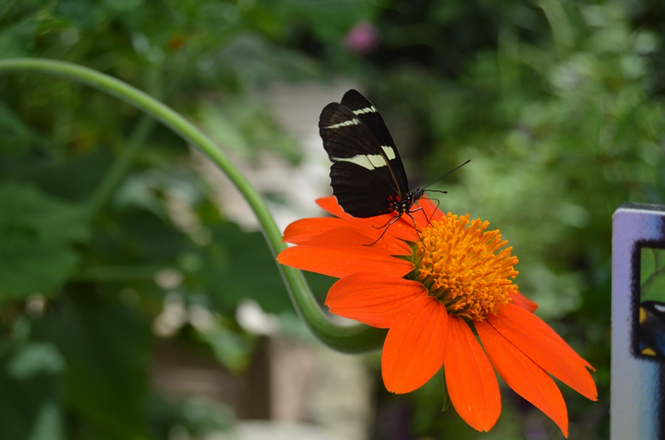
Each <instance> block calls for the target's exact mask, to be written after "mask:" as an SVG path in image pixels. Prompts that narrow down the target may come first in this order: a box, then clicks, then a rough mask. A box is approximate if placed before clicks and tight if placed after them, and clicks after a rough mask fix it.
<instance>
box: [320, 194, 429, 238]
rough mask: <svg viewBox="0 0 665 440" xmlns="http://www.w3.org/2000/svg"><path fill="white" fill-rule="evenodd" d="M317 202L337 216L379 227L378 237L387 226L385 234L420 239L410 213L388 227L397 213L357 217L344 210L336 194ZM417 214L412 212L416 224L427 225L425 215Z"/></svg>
mask: <svg viewBox="0 0 665 440" xmlns="http://www.w3.org/2000/svg"><path fill="white" fill-rule="evenodd" d="M316 203H317V204H318V205H319V206H320V207H321V208H323V209H324V210H325V211H326V212H328V213H329V214H332V215H334V216H335V217H339V218H341V219H348V220H352V221H353V222H355V223H356V224H360V225H365V226H369V227H372V228H373V229H377V230H378V231H379V233H378V235H377V237H378V236H379V235H380V234H381V233H382V232H383V228H386V227H387V228H388V230H387V231H386V234H385V236H392V237H394V238H398V239H400V240H406V241H410V242H416V241H418V235H417V234H416V231H415V229H414V227H413V220H411V218H409V216H408V215H403V216H402V217H401V218H400V219H399V220H398V221H396V222H395V223H393V224H392V225H390V226H389V227H388V224H389V223H390V221H391V220H392V219H393V218H394V217H395V215H396V214H395V213H392V214H384V215H378V216H375V217H369V218H356V217H352V216H350V215H349V214H347V213H346V212H344V210H343V209H342V207H341V206H339V205H338V204H337V199H336V198H335V197H334V196H329V197H323V198H320V199H317V200H316ZM416 214H417V213H414V214H412V215H414V218H415V219H416V224H418V223H421V222H424V224H425V225H426V224H427V221H426V220H425V218H424V216H422V215H416ZM418 217H423V218H422V221H421V220H419V219H418ZM375 239H376V238H375ZM382 240H383V239H382Z"/></svg>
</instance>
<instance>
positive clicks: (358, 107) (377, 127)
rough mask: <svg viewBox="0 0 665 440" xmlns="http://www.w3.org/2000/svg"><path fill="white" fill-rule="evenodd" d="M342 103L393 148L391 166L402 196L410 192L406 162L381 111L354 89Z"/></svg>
mask: <svg viewBox="0 0 665 440" xmlns="http://www.w3.org/2000/svg"><path fill="white" fill-rule="evenodd" d="M342 105H343V106H345V107H348V108H349V109H351V111H352V112H353V114H355V115H356V116H357V117H358V119H360V121H361V122H362V123H363V124H365V125H366V126H367V127H368V128H369V129H370V131H371V132H372V134H373V135H374V137H375V138H376V140H377V141H378V142H379V145H381V146H382V147H385V148H386V149H391V150H392V152H393V153H394V156H395V157H394V158H393V159H391V160H390V168H392V170H393V173H394V174H395V179H396V180H397V184H398V185H399V190H400V196H404V195H406V194H408V192H409V184H408V180H407V178H406V171H405V170H404V164H403V163H402V159H401V158H400V157H399V152H398V151H397V148H396V147H395V141H393V137H392V136H391V135H390V131H389V130H388V127H386V123H385V122H384V121H383V117H382V116H381V113H379V111H378V110H377V109H376V107H374V104H372V103H371V102H370V100H369V99H367V98H365V97H364V96H363V95H361V94H360V92H358V91H357V90H354V89H351V90H349V91H348V92H346V93H345V94H344V96H343V97H342Z"/></svg>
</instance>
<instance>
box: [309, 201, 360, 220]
mask: <svg viewBox="0 0 665 440" xmlns="http://www.w3.org/2000/svg"><path fill="white" fill-rule="evenodd" d="M316 204H317V205H319V206H320V207H321V208H323V210H324V211H326V212H327V213H328V214H331V215H334V216H335V217H339V218H353V217H351V216H350V215H349V214H347V213H346V212H344V210H343V209H342V207H341V206H339V204H338V203H337V199H336V198H335V196H328V197H321V198H320V199H316Z"/></svg>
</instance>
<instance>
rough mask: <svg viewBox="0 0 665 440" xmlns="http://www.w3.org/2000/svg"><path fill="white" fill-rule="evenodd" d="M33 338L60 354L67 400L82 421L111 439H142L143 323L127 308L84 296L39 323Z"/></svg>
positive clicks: (146, 332)
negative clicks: (48, 342)
mask: <svg viewBox="0 0 665 440" xmlns="http://www.w3.org/2000/svg"><path fill="white" fill-rule="evenodd" d="M88 293H90V294H91V293H92V292H88ZM34 334H35V338H36V339H38V340H42V341H50V342H52V343H53V344H55V345H56V346H57V347H58V348H59V350H60V352H61V353H62V356H63V358H64V360H65V365H66V368H65V370H64V385H65V391H66V396H67V400H68V402H69V404H70V405H71V407H72V408H73V409H74V412H75V413H76V414H77V415H78V416H79V417H80V418H81V419H83V420H87V421H89V422H90V423H92V424H93V426H94V427H95V428H97V429H98V430H99V431H100V432H101V433H104V434H105V436H108V437H109V438H138V437H142V436H145V426H144V417H145V414H144V409H145V408H144V405H145V403H146V402H145V399H146V392H147V369H148V358H149V356H148V354H149V349H150V346H151V343H152V337H151V331H150V326H149V324H148V322H147V321H145V320H143V319H142V318H141V317H140V316H138V315H137V314H136V312H135V311H134V310H133V309H130V308H128V307H126V306H123V305H119V304H117V303H104V302H98V301H96V298H95V297H89V296H84V297H83V299H82V300H73V299H68V300H66V301H64V302H63V303H61V304H60V305H59V307H58V309H57V310H56V311H55V312H53V313H50V314H48V315H46V316H45V317H44V318H42V319H40V320H38V321H37V322H36V323H35V331H34Z"/></svg>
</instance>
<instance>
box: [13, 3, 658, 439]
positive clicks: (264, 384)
mask: <svg viewBox="0 0 665 440" xmlns="http://www.w3.org/2000/svg"><path fill="white" fill-rule="evenodd" d="M664 24H665V10H664V9H663V6H662V4H661V2H660V1H656V0H631V1H622V2H620V1H612V0H608V1H591V0H582V1H572V0H534V1H528V0H527V1H518V0H505V1H502V2H495V1H489V0H482V1H476V2H468V1H463V0H415V1H407V0H383V1H373V0H337V1H333V0H237V1H221V0H218V1H209V0H162V1H155V0H20V1H19V0H5V1H4V2H2V3H1V4H0V57H1V58H12V57H39V58H49V59H57V60H64V61H69V62H73V63H77V64H81V65H84V66H88V67H91V68H94V69H97V70H99V71H102V72H105V73H107V74H109V75H112V76H114V77H117V78H119V79H121V80H123V81H126V82H127V83H129V84H131V85H133V86H136V87H138V88H139V89H141V90H144V91H146V92H148V93H150V94H151V95H153V96H155V97H157V98H159V99H160V100H162V101H163V102H165V103H166V104H168V105H169V106H171V107H172V108H174V109H175V110H177V111H178V112H180V113H181V114H183V115H185V116H186V117H187V118H188V119H189V120H191V121H193V122H194V123H195V124H196V125H198V126H199V127H200V128H201V129H202V130H203V131H204V132H205V133H207V134H208V135H209V136H210V137H211V138H213V139H214V140H215V142H216V143H217V144H218V145H219V147H220V148H221V149H223V150H224V151H225V153H227V154H228V155H229V156H230V157H231V158H232V160H233V161H234V163H236V164H237V165H238V166H239V167H240V168H241V169H242V170H243V171H244V172H245V173H246V174H247V176H248V178H249V180H250V181H251V182H252V184H253V185H255V186H256V188H257V189H258V190H259V191H260V192H261V193H262V194H263V196H264V197H265V198H266V200H268V202H269V205H270V207H271V209H272V211H273V212H274V215H275V217H276V218H277V220H278V222H279V224H280V226H281V227H282V228H283V227H284V226H286V225H287V224H288V223H289V222H290V221H293V220H295V219H297V218H301V217H304V216H315V215H321V212H320V211H319V210H318V208H317V207H316V205H315V204H314V199H315V198H317V197H321V196H325V195H328V194H330V187H329V179H328V170H329V162H328V160H327V157H326V154H325V152H324V150H323V148H322V145H321V140H320V138H319V136H318V128H317V121H318V116H319V113H320V111H321V109H322V108H323V107H324V106H325V105H326V104H327V103H329V102H331V101H339V100H340V99H341V96H342V94H343V93H344V91H346V90H347V89H349V88H352V87H353V88H358V89H359V90H360V91H362V92H363V93H364V94H366V96H368V97H369V98H370V99H371V100H372V101H373V102H374V104H375V105H376V106H377V107H378V108H379V109H380V110H381V112H382V114H383V115H384V118H385V119H386V122H387V124H388V126H389V128H390V129H391V131H392V133H393V136H394V137H395V140H396V142H397V145H398V147H399V148H400V152H401V155H402V158H403V160H404V162H405V166H406V169H407V171H408V174H409V178H410V179H411V183H412V185H413V186H415V185H424V184H427V183H428V182H431V181H434V180H436V179H437V178H439V177H441V176H442V175H443V174H445V173H446V172H447V171H449V170H451V169H452V168H454V167H455V166H456V165H458V164H460V163H462V162H463V161H465V160H467V159H471V163H470V164H469V165H467V166H465V167H463V168H462V169H460V170H458V171H456V172H455V173H453V174H452V175H450V176H448V177H446V178H445V179H443V180H442V181H439V182H437V183H436V185H435V186H434V187H435V188H436V189H440V190H447V191H448V194H446V195H441V197H440V202H441V207H442V209H443V210H445V211H452V212H454V213H458V214H465V213H467V212H468V213H470V214H471V217H472V218H476V217H480V218H482V219H487V220H489V221H490V222H491V228H498V229H500V230H501V231H502V234H503V236H504V238H505V239H507V240H509V242H510V244H511V245H512V246H513V247H514V254H515V255H517V257H518V258H519V260H520V263H519V265H518V267H517V269H518V270H519V271H520V275H519V277H518V278H517V284H518V285H519V286H520V290H521V291H522V292H523V293H524V294H525V295H526V296H527V297H529V298H531V299H533V300H534V301H536V302H538V303H539V304H540V305H541V307H540V309H539V312H538V313H539V315H540V316H541V317H543V318H544V319H545V320H547V321H548V322H549V323H550V324H551V325H552V326H553V327H554V328H555V329H556V330H557V331H558V332H559V333H560V334H561V335H562V336H563V337H564V338H565V339H566V340H567V341H568V342H569V343H570V344H571V345H572V346H573V347H574V348H575V349H576V350H577V351H578V352H579V353H580V354H581V355H582V356H583V357H585V358H586V359H587V360H589V361H590V362H591V363H592V364H593V365H594V366H595V367H596V369H597V372H596V373H595V374H594V377H595V379H596V381H597V384H598V388H599V401H598V402H595V403H594V402H589V401H587V400H586V399H584V398H583V397H581V396H579V395H577V394H576V393H574V392H572V391H571V390H570V389H568V388H567V387H566V386H564V385H561V388H562V390H563V393H564V397H565V399H566V402H567V404H568V412H569V417H570V424H571V426H570V438H572V439H579V438H584V439H586V440H593V439H604V438H608V435H609V432H608V431H609V428H608V427H609V422H608V417H609V414H608V407H609V363H610V362H609V360H610V345H609V342H610V293H611V292H610V253H611V243H610V232H611V216H612V213H613V211H614V210H615V209H616V208H617V207H618V206H619V204H620V203H622V202H628V201H631V202H646V203H663V194H665V160H664V156H663V150H664V148H665V117H664V116H665V114H664V112H665V105H664V102H663V93H665V62H664V60H665V56H664V55H665V54H664V53H663V52H664V51H665V45H664V43H665V33H664V31H663V30H664V29H665V26H664ZM309 280H310V282H311V285H312V288H313V290H314V291H315V292H316V293H317V295H318V296H319V298H321V299H323V298H324V297H325V293H326V292H327V289H328V287H329V286H330V285H331V283H332V282H333V281H334V280H331V279H327V278H325V277H320V276H319V277H315V276H309ZM379 359H380V354H379V353H372V354H369V355H366V356H346V355H341V354H338V353H335V352H332V351H330V350H329V349H327V348H326V347H324V346H322V345H321V344H320V343H318V342H317V341H316V340H314V339H313V337H312V336H311V335H310V334H309V333H308V331H307V329H306V328H304V326H303V324H302V323H301V322H299V320H298V318H297V316H296V315H295V313H294V310H293V307H292V306H291V304H290V302H289V298H288V295H287V292H286V290H285V288H284V286H283V285H282V282H281V279H280V277H279V274H278V272H277V269H276V267H275V263H274V260H273V257H272V256H271V254H270V253H269V251H268V248H267V246H266V244H265V242H264V240H263V237H262V235H261V233H260V231H259V230H258V227H257V224H256V221H255V220H254V218H253V216H252V214H251V212H250V211H249V209H248V208H247V206H246V205H245V204H244V202H243V200H242V198H241V197H240V196H239V195H238V194H237V192H236V191H235V189H234V188H233V187H232V186H231V184H230V183H229V182H228V181H227V180H226V179H225V178H224V177H223V176H222V175H221V173H220V172H219V171H218V170H216V169H215V167H214V166H212V165H211V164H210V163H208V162H207V160H206V159H205V157H203V155H202V154H200V153H198V152H197V151H195V150H194V149H192V148H190V146H188V145H185V144H184V143H183V142H182V141H181V140H180V139H179V138H178V137H177V136H176V135H175V134H174V133H172V132H171V131H170V130H168V129H167V128H165V127H164V126H162V125H160V124H158V123H155V122H154V121H153V120H151V119H150V118H149V117H147V116H145V115H142V114H140V113H139V112H137V111H136V110H135V109H134V108H132V107H130V106H129V105H127V104H125V103H124V102H122V101H120V100H118V99H115V98H113V97H111V96H108V95H105V94H102V93H100V92H97V91H95V90H92V89H90V88H88V87H83V86H80V85H78V84H74V83H72V82H71V81H67V80H64V79H59V78H55V77H53V76H49V75H43V74H35V73H21V74H16V73H13V74H10V75H2V76H0V438H2V439H31V440H38V439H56V440H57V439H85V440H87V439H93V440H94V439H168V440H187V439H236V438H237V439H241V440H242V439H263V438H270V439H272V440H278V439H280V438H288V439H295V440H298V439H323V440H325V439H332V440H335V439H345V440H346V439H348V440H412V439H413V440H416V439H418V440H421V439H423V440H424V439H463V440H464V439H479V438H482V439H486V440H487V439H529V440H532V439H537V440H541V439H559V438H562V435H561V433H560V431H559V430H558V429H557V428H556V426H555V425H554V423H553V422H551V421H550V420H549V419H547V418H546V417H545V416H544V415H543V414H542V413H540V412H539V411H538V410H535V409H534V408H533V407H531V406H530V405H529V404H527V403H526V402H525V401H523V400H522V399H521V398H519V397H518V396H516V395H515V394H514V393H512V392H511V391H510V390H509V389H508V388H506V387H503V388H502V397H503V410H502V414H501V417H500V419H499V421H498V423H497V425H496V426H495V428H494V429H493V430H492V431H491V432H490V433H488V434H481V433H478V432H476V431H474V430H473V429H471V428H469V427H468V426H466V425H465V424H464V423H463V422H462V421H461V419H460V418H459V417H458V416H457V414H456V413H455V412H454V411H453V410H448V411H445V412H441V407H442V403H443V402H442V396H443V393H442V383H441V382H442V381H441V377H440V375H437V376H436V377H435V378H433V379H432V380H431V381H430V383H428V385H427V386H425V387H423V388H422V389H420V390H418V391H416V392H413V393H410V394H408V395H401V396H395V395H390V394H389V393H387V392H386V391H385V389H384V388H383V385H382V383H381V376H380V371H379ZM627 404H628V403H627ZM266 432H267V433H268V434H266Z"/></svg>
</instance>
